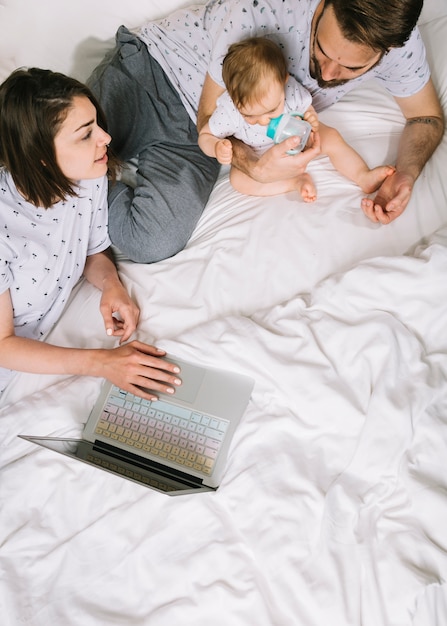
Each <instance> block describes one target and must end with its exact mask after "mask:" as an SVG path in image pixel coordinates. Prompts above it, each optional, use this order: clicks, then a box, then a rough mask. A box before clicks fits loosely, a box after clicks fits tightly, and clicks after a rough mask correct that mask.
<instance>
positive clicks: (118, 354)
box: [94, 341, 182, 400]
mask: <svg viewBox="0 0 447 626" xmlns="http://www.w3.org/2000/svg"><path fill="white" fill-rule="evenodd" d="M95 352H96V354H97V357H96V358H97V361H98V362H97V363H95V374H94V375H95V376H100V377H102V378H107V380H109V381H110V382H112V383H113V384H114V385H117V386H118V387H121V388H122V389H124V390H125V391H130V392H131V393H134V394H135V395H138V396H141V397H142V398H145V399H146V400H156V399H157V396H156V392H157V391H158V392H162V393H168V394H173V393H174V392H175V389H176V387H178V386H179V385H181V382H182V381H181V378H180V377H179V374H180V369H179V367H178V365H175V364H174V363H169V362H168V361H165V360H164V359H163V358H161V357H163V356H164V355H165V354H166V352H165V351H164V350H161V349H160V348H156V347H155V346H151V345H149V344H146V343H142V342H141V341H131V342H130V343H127V344H125V345H122V346H119V347H118V348H112V349H110V350H98V351H95ZM154 392H155V393H154Z"/></svg>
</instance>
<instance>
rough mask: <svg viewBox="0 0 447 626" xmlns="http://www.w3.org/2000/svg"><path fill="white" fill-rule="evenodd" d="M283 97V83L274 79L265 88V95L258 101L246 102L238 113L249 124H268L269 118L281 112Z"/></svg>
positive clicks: (282, 109)
mask: <svg viewBox="0 0 447 626" xmlns="http://www.w3.org/2000/svg"><path fill="white" fill-rule="evenodd" d="M284 99H285V93H284V84H283V83H278V82H277V81H275V82H273V83H272V84H271V85H269V87H268V88H267V89H266V92H265V96H263V97H262V98H261V99H260V100H259V101H253V102H246V103H245V104H244V105H243V106H242V107H240V108H239V113H240V114H241V115H242V117H243V118H244V119H245V121H246V122H248V123H249V124H259V125H260V126H268V125H269V123H270V120H271V119H273V118H275V117H278V115H281V113H283V111H284Z"/></svg>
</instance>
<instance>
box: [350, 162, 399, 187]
mask: <svg viewBox="0 0 447 626" xmlns="http://www.w3.org/2000/svg"><path fill="white" fill-rule="evenodd" d="M395 171H396V168H394V167H393V166H392V165H379V166H378V167H374V168H373V169H372V170H369V169H365V170H364V171H362V172H361V173H360V174H359V176H358V181H357V184H358V185H359V187H360V188H361V190H362V191H363V192H364V193H373V192H374V191H377V189H379V187H380V185H381V184H382V183H383V181H384V180H385V179H386V178H388V176H391V174H394V172H395Z"/></svg>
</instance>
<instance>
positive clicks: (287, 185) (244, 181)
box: [230, 167, 312, 202]
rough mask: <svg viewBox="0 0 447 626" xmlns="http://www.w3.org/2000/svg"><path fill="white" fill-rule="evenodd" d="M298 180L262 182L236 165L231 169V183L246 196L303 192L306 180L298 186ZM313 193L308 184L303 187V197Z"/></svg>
mask: <svg viewBox="0 0 447 626" xmlns="http://www.w3.org/2000/svg"><path fill="white" fill-rule="evenodd" d="M303 176H306V174H303ZM299 178H301V177H299ZM309 178H310V177H309ZM297 180H298V179H295V178H291V179H290V180H279V181H277V182H274V183H260V182H258V181H257V180H254V179H253V178H250V176H248V175H247V174H244V172H241V170H238V169H237V168H235V167H232V168H231V170H230V183H231V184H232V186H233V188H234V189H236V191H239V193H243V194H245V195H246V196H277V195H279V194H281V193H288V192H289V191H296V190H298V191H299V192H300V193H301V187H303V185H304V182H303V184H300V186H298V185H297ZM311 193H312V190H311V189H310V188H309V187H308V185H307V184H306V189H305V190H304V187H303V192H302V194H301V195H302V196H303V199H304V195H306V196H308V195H311ZM303 194H304V195H303ZM306 202H311V200H306Z"/></svg>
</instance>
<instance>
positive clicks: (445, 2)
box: [418, 0, 447, 24]
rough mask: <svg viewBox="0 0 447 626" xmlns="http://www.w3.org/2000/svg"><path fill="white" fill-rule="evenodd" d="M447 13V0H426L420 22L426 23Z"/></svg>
mask: <svg viewBox="0 0 447 626" xmlns="http://www.w3.org/2000/svg"><path fill="white" fill-rule="evenodd" d="M446 15H447V0H424V6H423V7H422V11H421V15H420V17H419V22H418V23H419V24H426V23H427V22H431V20H437V19H439V18H440V17H444V16H446Z"/></svg>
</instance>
